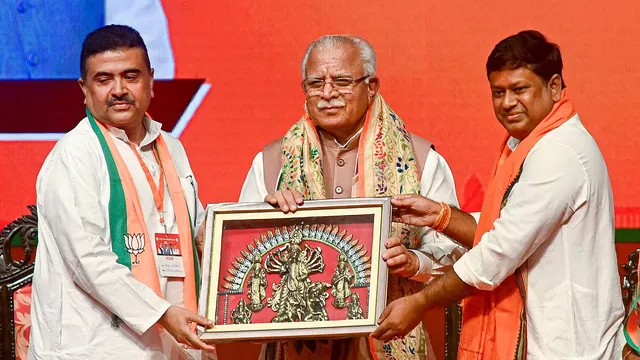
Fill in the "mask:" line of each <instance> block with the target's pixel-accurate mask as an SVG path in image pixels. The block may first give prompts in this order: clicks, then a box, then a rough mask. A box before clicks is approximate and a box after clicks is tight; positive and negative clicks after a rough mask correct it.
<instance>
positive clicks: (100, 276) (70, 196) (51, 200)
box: [37, 148, 170, 334]
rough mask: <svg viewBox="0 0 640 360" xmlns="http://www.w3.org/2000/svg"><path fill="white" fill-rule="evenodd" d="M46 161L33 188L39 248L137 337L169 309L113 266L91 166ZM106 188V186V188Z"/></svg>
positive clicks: (57, 155) (68, 158) (82, 159)
mask: <svg viewBox="0 0 640 360" xmlns="http://www.w3.org/2000/svg"><path fill="white" fill-rule="evenodd" d="M50 157H51V158H50V159H48V160H47V166H46V168H43V171H42V172H41V174H40V176H39V181H38V187H37V199H38V200H37V202H38V215H39V222H40V226H41V227H43V229H45V230H48V231H42V232H41V233H43V234H45V235H50V236H44V238H43V239H40V241H41V242H44V243H43V244H42V243H41V245H40V246H47V247H55V248H57V250H58V252H59V254H60V256H61V259H62V262H63V264H64V266H65V268H66V271H67V273H68V274H69V276H70V277H71V279H72V280H73V281H74V283H76V284H77V285H78V286H79V287H80V288H82V289H83V290H84V291H85V292H86V293H87V294H88V295H89V296H91V297H93V298H94V299H96V300H97V301H98V302H100V303H101V304H102V305H104V306H105V307H106V308H108V309H109V310H110V311H111V312H113V313H114V314H115V315H117V316H118V317H119V318H120V319H122V320H123V321H124V322H125V323H126V324H127V325H128V326H129V327H131V328H132V329H133V330H134V331H136V332H137V333H138V334H141V333H143V332H145V331H146V330H147V329H148V328H149V327H151V326H152V325H153V324H154V323H156V322H157V320H158V319H159V318H160V316H162V314H164V312H165V311H166V310H167V309H168V308H169V306H170V304H169V303H168V302H167V301H165V300H164V299H162V298H160V297H158V295H156V293H155V292H154V291H153V290H152V289H151V288H149V287H148V286H146V285H145V284H143V283H141V282H140V281H138V280H136V279H135V278H134V277H133V274H132V273H131V271H130V270H129V269H128V268H127V267H125V266H123V265H120V264H118V263H117V256H116V254H115V253H113V252H112V251H111V249H110V246H109V244H108V243H107V241H105V239H104V238H103V236H104V235H103V234H105V233H108V230H105V229H107V227H108V226H109V225H108V221H107V219H108V216H109V215H108V209H107V206H106V205H104V206H103V205H101V201H100V188H101V186H105V184H100V182H99V181H98V177H97V176H98V175H96V173H97V171H96V169H95V168H96V165H95V163H96V161H97V160H98V159H95V158H91V156H90V155H87V154H80V155H79V154H78V152H75V153H71V152H68V151H66V150H65V149H64V148H63V149H57V150H55V151H54V153H52V154H51V155H50ZM106 186H108V184H106Z"/></svg>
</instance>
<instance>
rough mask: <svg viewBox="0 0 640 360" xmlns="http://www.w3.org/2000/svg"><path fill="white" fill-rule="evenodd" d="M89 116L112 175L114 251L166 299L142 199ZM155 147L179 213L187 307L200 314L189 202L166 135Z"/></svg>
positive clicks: (101, 129) (103, 131) (105, 136)
mask: <svg viewBox="0 0 640 360" xmlns="http://www.w3.org/2000/svg"><path fill="white" fill-rule="evenodd" d="M86 112H87V118H88V119H89V123H90V124H91V127H92V129H93V131H94V133H95V134H96V136H97V137H98V140H99V142H100V146H101V150H102V153H103V154H104V157H105V161H106V164H107V171H108V173H109V189H110V194H109V226H110V235H111V249H112V251H113V252H114V253H115V254H116V255H117V256H118V263H119V264H121V265H124V266H126V267H128V268H129V269H130V270H131V272H132V273H133V276H134V277H135V278H136V280H138V281H140V282H142V283H144V284H145V285H147V286H149V287H150V288H151V289H153V291H155V293H156V294H157V295H158V296H159V297H163V295H162V291H161V289H160V279H159V278H158V270H157V268H156V261H155V256H154V253H153V249H152V247H151V243H150V242H151V241H154V239H152V238H151V237H150V234H149V231H148V230H147V225H146V223H145V219H144V216H143V212H142V206H141V205H140V198H139V196H138V191H137V190H136V186H135V183H134V182H133V178H132V177H131V173H130V172H129V170H128V168H127V165H126V164H125V163H124V160H123V159H122V157H121V156H120V153H119V151H118V149H117V148H116V146H115V143H114V142H113V139H112V138H111V136H110V135H109V134H108V132H107V129H106V127H105V125H104V124H102V123H101V122H99V121H96V120H95V119H94V117H93V115H92V114H91V112H90V111H89V109H87V110H86ZM154 146H155V147H156V149H157V154H158V157H159V159H158V161H159V165H160V166H161V167H162V168H163V169H164V171H165V176H166V181H167V186H168V188H169V196H170V198H171V204H172V205H173V209H174V212H175V217H176V225H177V227H178V236H179V237H180V252H181V254H182V260H183V264H184V273H185V277H184V286H183V287H184V307H185V308H186V309H188V310H190V311H192V312H197V301H196V296H197V294H196V292H197V291H196V286H198V285H199V284H198V283H197V279H196V278H197V277H199V274H198V270H199V269H198V262H197V258H196V257H195V256H194V253H195V252H194V247H195V243H194V242H193V236H192V229H191V223H190V220H189V219H190V215H189V210H188V208H187V202H186V200H185V197H184V193H183V190H182V186H181V184H180V178H179V176H178V172H177V170H176V167H175V164H174V163H173V159H172V158H171V154H170V153H169V149H168V147H167V144H166V142H165V140H164V138H163V137H162V134H159V135H158V138H157V139H156V140H155V143H154ZM160 191H164V189H160ZM189 264H194V266H189Z"/></svg>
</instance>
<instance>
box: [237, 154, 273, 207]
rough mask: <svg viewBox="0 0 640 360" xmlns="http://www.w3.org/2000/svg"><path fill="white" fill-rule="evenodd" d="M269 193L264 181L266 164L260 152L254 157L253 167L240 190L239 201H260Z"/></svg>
mask: <svg viewBox="0 0 640 360" xmlns="http://www.w3.org/2000/svg"><path fill="white" fill-rule="evenodd" d="M268 194H269V192H268V191H267V187H266V185H265V183H264V165H263V160H262V153H261V152H260V153H258V155H256V157H255V158H254V159H253V163H252V164H251V169H249V173H248V174H247V177H246V179H245V180H244V184H243V185H242V191H241V192H240V200H238V201H239V202H260V201H264V198H265V197H266V196H267V195H268Z"/></svg>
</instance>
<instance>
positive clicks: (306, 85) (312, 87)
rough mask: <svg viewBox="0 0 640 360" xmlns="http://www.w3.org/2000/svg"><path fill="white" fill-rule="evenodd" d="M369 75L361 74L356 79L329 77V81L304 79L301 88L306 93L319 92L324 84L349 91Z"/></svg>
mask: <svg viewBox="0 0 640 360" xmlns="http://www.w3.org/2000/svg"><path fill="white" fill-rule="evenodd" d="M369 77H370V76H369V75H363V76H361V77H359V78H357V79H351V78H346V77H338V78H331V80H330V81H326V80H324V79H316V78H311V79H305V80H303V81H302V88H303V89H304V91H305V92H306V93H307V94H314V93H321V92H322V90H323V89H324V86H325V84H329V85H331V87H332V88H333V89H334V90H336V91H337V92H340V91H351V90H353V88H354V87H355V86H356V85H358V83H359V82H361V81H363V80H366V79H368V78H369Z"/></svg>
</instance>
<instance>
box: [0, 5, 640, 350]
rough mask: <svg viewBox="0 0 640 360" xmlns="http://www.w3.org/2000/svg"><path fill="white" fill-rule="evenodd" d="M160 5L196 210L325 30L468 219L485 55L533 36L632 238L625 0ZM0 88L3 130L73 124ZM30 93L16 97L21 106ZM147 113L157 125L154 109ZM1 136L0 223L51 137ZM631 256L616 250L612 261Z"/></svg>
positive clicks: (634, 45) (631, 51)
mask: <svg viewBox="0 0 640 360" xmlns="http://www.w3.org/2000/svg"><path fill="white" fill-rule="evenodd" d="M147 2H152V3H157V1H147ZM106 3H109V1H107V2H106ZM156 5H157V4H156ZM162 8H163V11H164V15H165V16H166V20H167V21H166V24H165V23H163V22H162V21H161V22H159V24H161V25H162V26H168V27H166V28H168V37H169V38H168V40H169V42H170V46H171V49H172V55H173V58H174V61H175V69H174V70H173V71H174V78H175V79H204V82H205V84H204V85H203V86H204V87H202V88H201V89H200V90H197V88H196V89H194V90H193V91H194V93H195V94H196V95H194V99H193V101H192V102H191V103H190V105H189V106H186V105H185V107H186V108H185V109H181V110H180V111H182V112H184V114H183V116H181V118H180V119H181V121H182V122H179V123H180V124H181V125H180V126H182V127H181V128H180V129H178V130H179V131H178V130H176V129H175V128H174V125H175V124H176V119H173V118H172V119H167V121H168V122H170V123H171V125H169V126H168V128H165V129H166V130H168V131H175V133H176V134H179V135H180V139H181V140H182V142H183V144H184V146H185V148H186V150H187V152H188V154H189V158H190V160H191V165H192V167H193V169H194V172H195V174H196V177H197V179H198V181H199V183H200V198H201V200H202V201H203V202H207V203H212V202H220V201H234V200H237V198H238V195H239V192H240V188H241V186H242V183H243V181H244V178H245V175H246V173H247V170H248V169H249V167H250V165H251V161H252V159H253V157H254V156H255V155H256V153H257V152H258V151H260V150H261V149H262V147H263V145H264V144H266V143H267V142H269V141H271V140H273V139H276V138H278V137H281V136H282V135H283V134H284V133H285V131H286V130H287V129H288V127H289V126H291V124H293V122H295V121H296V120H297V119H298V118H299V117H300V116H301V115H302V112H303V99H304V96H303V94H302V91H301V89H300V81H301V75H300V59H301V57H302V54H303V52H304V50H305V48H306V46H307V45H308V43H309V42H311V41H312V40H314V39H316V38H317V37H319V36H321V35H323V34H336V33H350V34H355V35H359V36H363V37H364V38H366V39H368V40H369V41H370V42H371V43H372V44H373V46H374V47H375V49H376V51H377V54H378V75H379V77H380V79H381V88H380V92H381V93H382V94H383V96H384V97H385V99H386V100H387V101H388V102H389V104H390V105H391V106H392V107H393V109H394V110H395V111H396V112H397V113H398V114H399V115H400V116H401V117H402V118H403V119H404V120H405V122H406V124H407V126H408V128H409V130H410V131H411V132H413V133H416V134H418V135H420V136H423V137H425V138H427V139H429V140H431V141H432V142H433V143H434V144H435V145H436V148H437V150H438V152H440V153H441V154H442V155H443V156H444V157H445V158H446V160H447V161H448V163H449V165H450V167H451V169H452V171H453V174H454V177H455V179H456V188H457V191H458V197H459V199H460V204H461V205H462V207H463V208H464V209H466V210H478V209H479V207H480V204H481V201H482V197H483V189H484V187H485V186H486V183H487V180H488V174H489V170H490V168H491V166H492V163H493V160H494V157H495V155H496V152H497V149H498V145H499V143H500V141H501V140H502V139H503V137H504V135H505V132H504V130H503V128H502V127H501V126H500V125H499V124H498V122H497V121H496V120H495V118H494V116H493V112H492V108H491V99H490V91H489V87H488V83H487V79H486V74H485V70H484V64H485V60H486V57H487V55H488V54H489V52H490V51H491V49H492V48H493V46H494V45H495V44H496V43H497V42H498V41H499V40H500V39H502V38H504V37H506V36H508V35H511V34H514V33H516V32H518V31H520V30H524V29H537V30H539V31H541V32H543V33H545V34H547V35H548V37H549V39H550V40H552V41H554V42H556V43H558V44H559V45H560V47H561V50H562V54H563V59H564V63H565V70H564V79H565V81H566V83H567V85H568V93H569V96H571V98H572V99H573V101H574V103H575V106H576V108H577V110H578V113H579V114H580V116H581V118H582V120H583V122H584V124H585V126H586V127H587V129H588V130H589V131H590V132H591V134H592V135H593V136H594V138H595V139H596V141H597V142H598V144H599V146H600V148H601V150H602V152H603V154H604V157H605V159H606V161H607V165H608V168H609V173H610V175H611V182H612V185H613V191H614V196H615V204H616V214H617V218H616V224H617V227H618V228H619V229H620V230H619V231H618V232H617V235H618V240H619V241H621V242H624V241H627V242H628V241H633V240H634V239H635V240H639V239H640V236H638V231H637V230H633V229H637V228H640V215H639V214H640V211H639V210H638V209H639V206H640V191H639V189H638V185H637V184H638V180H637V179H638V176H639V175H640V161H638V160H640V155H639V154H640V145H639V143H638V141H637V136H638V134H639V133H640V122H638V120H637V119H636V117H637V115H636V114H635V113H634V111H637V109H638V108H640V97H639V96H638V93H637V91H636V88H637V85H638V83H640V72H639V71H638V70H637V68H638V67H637V62H638V57H639V55H640V42H638V41H637V36H636V34H638V33H639V32H640V23H639V22H638V21H637V19H638V18H639V17H640V5H639V4H638V3H636V2H618V3H616V4H615V6H611V2H605V1H589V2H580V3H573V2H557V1H536V2H533V1H529V2H517V1H515V2H514V1H508V2H506V1H494V2H491V3H490V5H487V4H486V3H483V2H477V1H455V2H435V1H433V2H409V1H397V0H395V1H375V2H373V1H365V0H356V1H346V2H345V1H335V0H330V1H325V2H303V1H284V0H271V1H262V0H235V1H217V2H212V1H208V0H194V1H190V2H182V1H164V2H163V3H162ZM29 9H31V8H27V10H29ZM18 10H19V9H18ZM23 10H24V9H23ZM156 10H157V9H156ZM154 23H155V22H153V21H151V22H149V24H154ZM167 24H168V25H167ZM145 26H151V25H145ZM163 29H165V28H163ZM0 31H1V30H0ZM163 31H164V30H163ZM163 31H160V33H161V34H165V32H163ZM165 40H167V39H165ZM163 44H164V42H163ZM0 51H1V50H0ZM2 55H3V54H2V53H1V52H0V57H1V56H2ZM43 59H44V58H41V61H43ZM29 60H30V61H29ZM33 60H34V59H33V57H31V58H29V57H27V58H26V61H27V62H28V65H29V66H32V67H33V66H37V64H36V65H34V64H33V63H34V61H33ZM36 60H37V58H36ZM36 63H37V61H36ZM152 65H153V64H152ZM166 78H171V76H166ZM206 84H209V85H210V87H208V86H205V85H206ZM0 85H3V87H2V93H1V94H0V95H1V96H0V104H1V105H2V106H1V108H2V112H3V114H2V115H0V119H2V120H1V121H0V133H8V132H9V131H8V130H7V129H9V127H8V125H9V124H11V123H13V122H22V121H30V122H31V123H32V124H35V125H33V126H35V127H36V128H37V127H38V124H39V123H47V122H54V123H55V122H60V121H66V122H68V121H70V120H72V121H71V122H72V123H73V122H75V121H76V120H80V119H81V118H82V117H83V113H82V112H81V111H78V112H77V114H74V115H73V119H57V118H56V114H54V113H39V114H38V115H37V117H35V118H29V119H25V118H23V117H22V114H23V113H24V112H23V111H24V110H25V109H24V108H16V107H15V106H14V105H15V104H16V103H18V102H17V100H16V96H18V95H16V94H15V93H13V92H12V91H11V89H13V87H7V86H6V85H7V83H5V84H0ZM196 90H197V92H196ZM70 91H74V90H70ZM75 91H77V93H76V94H70V93H59V92H54V91H52V92H51V93H48V94H47V95H49V96H50V97H51V99H54V101H56V102H58V103H59V104H63V105H64V104H66V103H67V102H70V99H73V102H74V106H75V105H77V104H76V103H75V102H77V101H82V100H81V96H80V94H79V93H80V90H79V89H77V90H75ZM170 93H171V91H169V90H168V92H167V94H170ZM72 95H73V96H72ZM12 96H13V98H12ZM29 96H30V94H29V93H26V94H21V95H20V97H21V99H22V100H23V101H24V99H27V101H28V99H30V97H29ZM171 96H173V95H169V96H168V97H169V98H168V99H167V95H166V94H165V97H164V98H163V102H165V101H168V102H171ZM175 96H176V98H178V97H179V96H178V95H175ZM76 97H78V98H76ZM181 101H182V100H181ZM69 105H70V106H71V104H69ZM31 106H33V107H35V108H37V107H38V103H37V102H34V103H32V104H31ZM152 115H153V116H154V117H155V118H156V119H157V120H159V121H163V115H164V114H163V113H162V112H157V113H154V114H152ZM31 123H30V124H31ZM29 126H30V127H31V125H29ZM3 129H4V130H3ZM63 130H65V131H66V130H68V129H63ZM29 131H36V130H27V131H26V132H29ZM0 135H6V136H4V137H3V139H4V140H5V141H0V169H1V170H0V184H1V186H0V194H1V199H2V206H0V225H3V224H2V222H4V223H6V222H8V221H10V220H12V219H14V218H15V217H16V216H18V215H20V214H22V213H25V212H26V208H25V206H26V205H27V204H32V203H34V202H35V182H36V175H37V173H38V170H39V168H40V166H41V164H42V162H43V161H44V159H45V157H46V155H47V153H48V152H49V150H50V149H51V148H52V147H53V145H54V141H53V140H49V141H31V140H22V141H16V140H15V139H16V138H20V137H19V136H13V135H7V134H0ZM22 138H23V139H30V137H29V136H26V137H22ZM51 138H52V139H53V138H55V136H54V137H51ZM635 247H636V245H635V244H633V245H629V244H624V245H623V244H621V245H619V248H618V250H619V252H620V253H619V258H620V259H621V261H622V259H623V258H624V257H626V254H627V253H628V252H629V251H630V250H631V249H634V248H635ZM430 328H431V329H432V330H431V332H432V342H433V344H434V347H435V348H436V351H437V355H438V358H442V357H443V355H442V351H443V350H442V342H443V337H442V333H441V331H440V330H439V329H441V328H442V314H441V312H438V311H434V317H433V324H430ZM238 349H239V348H238V347H230V346H221V358H223V359H225V358H233V356H234V354H235V358H238V355H237V354H238V352H237V351H239V350H238ZM256 349H257V346H253V347H251V346H245V347H243V348H242V350H243V351H256ZM234 351H236V352H235V353H234ZM225 356H231V357H225Z"/></svg>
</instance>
